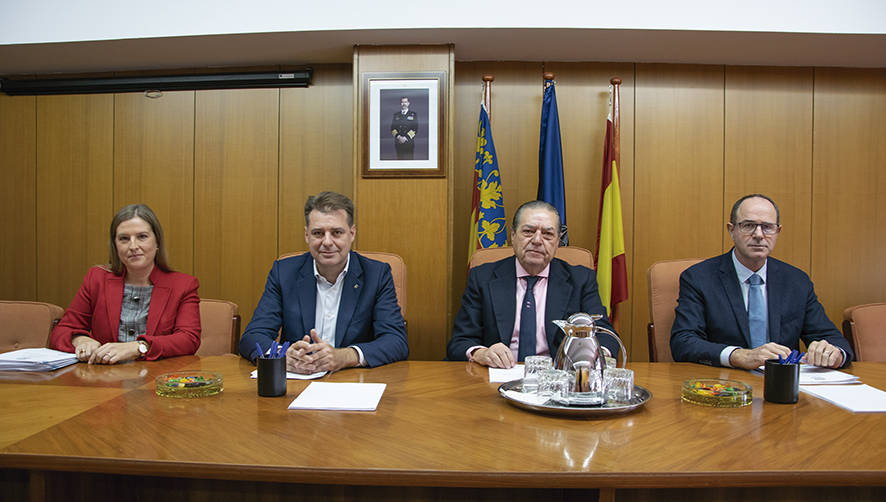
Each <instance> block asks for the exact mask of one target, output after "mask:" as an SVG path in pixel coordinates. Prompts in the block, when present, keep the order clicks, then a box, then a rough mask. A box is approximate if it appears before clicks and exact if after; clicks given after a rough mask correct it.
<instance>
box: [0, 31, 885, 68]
mask: <svg viewBox="0 0 886 502" xmlns="http://www.w3.org/2000/svg"><path fill="white" fill-rule="evenodd" d="M447 43H452V44H454V45H455V57H456V60H457V61H612V62H655V63H688V64H726V65H760V66H843V67H860V68H864V67H868V68H870V67H873V68H886V35H883V34H870V35H865V34H821V33H772V32H748V31H742V32H734V31H733V32H730V31H690V30H679V31H677V30H610V29H560V28H452V29H446V28H434V29H388V30H372V29H366V30H336V31H298V32H275V33H253V34H233V35H207V36H188V37H164V38H139V39H125V40H105V41H92V42H89V41H87V42H67V43H46V44H11V45H0V75H4V76H14V75H42V74H52V73H99V72H102V73H103V72H114V71H142V70H144V71H147V70H160V69H163V70H173V69H204V68H223V67H248V66H293V65H308V64H320V63H350V62H351V61H352V58H353V46H354V45H389V44H403V45H415V44H447Z"/></svg>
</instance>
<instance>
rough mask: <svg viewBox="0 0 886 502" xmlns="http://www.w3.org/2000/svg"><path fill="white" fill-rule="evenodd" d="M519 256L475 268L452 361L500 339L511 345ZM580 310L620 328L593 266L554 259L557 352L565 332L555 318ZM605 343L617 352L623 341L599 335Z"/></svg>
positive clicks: (551, 299) (548, 325) (551, 310)
mask: <svg viewBox="0 0 886 502" xmlns="http://www.w3.org/2000/svg"><path fill="white" fill-rule="evenodd" d="M516 259H517V258H516V257H515V256H511V257H509V258H505V259H504V260H500V261H497V262H494V263H486V264H484V265H480V266H478V267H474V268H472V269H471V272H470V274H469V275H468V284H467V287H465V292H464V295H463V296H462V299H461V309H459V311H458V315H457V316H456V318H455V325H454V326H453V328H452V339H450V340H449V346H448V347H447V350H446V354H447V358H448V359H449V360H451V361H464V360H465V359H466V356H465V353H466V352H467V350H468V349H469V348H471V347H474V346H477V345H482V346H484V347H489V346H490V345H493V344H495V343H498V342H501V343H503V344H505V346H510V344H511V335H512V334H513V333H514V322H515V318H516V316H517V301H516V298H517V266H516V263H515V261H516ZM576 312H586V313H588V314H603V319H600V321H598V324H599V325H600V326H602V327H605V328H608V329H611V330H613V331H615V330H614V329H613V328H612V325H611V324H609V319H608V318H607V317H606V310H605V309H604V308H603V305H602V304H601V303H600V295H599V294H598V293H597V275H596V274H595V273H594V271H593V270H591V269H589V268H587V267H581V266H573V265H569V264H568V263H566V262H565V261H563V260H560V259H557V258H554V259H553V260H552V261H551V270H550V274H549V275H548V295H547V301H546V305H545V335H546V336H547V339H548V347H549V350H550V352H551V356H552V357H553V356H554V355H556V353H557V349H559V348H560V342H562V341H563V335H564V334H563V331H562V330H560V328H558V327H557V326H556V325H555V324H554V323H553V322H551V321H553V320H556V319H566V318H568V317H569V316H570V315H572V314H574V313H576ZM600 343H602V344H603V345H604V346H606V347H608V348H609V350H610V352H612V354H614V355H617V354H618V350H619V348H618V342H616V341H615V340H613V339H612V338H611V337H609V336H605V335H603V336H600Z"/></svg>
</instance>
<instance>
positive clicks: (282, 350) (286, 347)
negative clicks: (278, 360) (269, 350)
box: [280, 342, 289, 357]
mask: <svg viewBox="0 0 886 502" xmlns="http://www.w3.org/2000/svg"><path fill="white" fill-rule="evenodd" d="M287 350H289V342H283V346H282V347H280V357H286V351H287Z"/></svg>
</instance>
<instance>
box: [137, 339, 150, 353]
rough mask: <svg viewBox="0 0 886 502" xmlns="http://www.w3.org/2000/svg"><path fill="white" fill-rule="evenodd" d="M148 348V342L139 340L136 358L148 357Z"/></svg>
mask: <svg viewBox="0 0 886 502" xmlns="http://www.w3.org/2000/svg"><path fill="white" fill-rule="evenodd" d="M150 348H151V347H150V345H148V342H146V341H144V340H139V341H138V357H145V356H146V355H148V349H150Z"/></svg>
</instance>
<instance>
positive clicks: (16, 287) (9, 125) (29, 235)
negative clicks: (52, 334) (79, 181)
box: [0, 95, 37, 301]
mask: <svg viewBox="0 0 886 502" xmlns="http://www.w3.org/2000/svg"><path fill="white" fill-rule="evenodd" d="M36 109H37V100H36V98H35V97H34V96H17V97H12V96H6V95H0V173H2V175H3V183H2V184H0V226H2V227H3V229H4V232H3V234H4V235H3V239H2V240H0V278H2V279H0V299H4V300H30V301H34V300H36V299H37V261H36V260H37V234H36V232H37V228H36V212H35V211H36V203H35V199H36V196H37V181H36V169H35V165H36V162H37V113H36Z"/></svg>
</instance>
